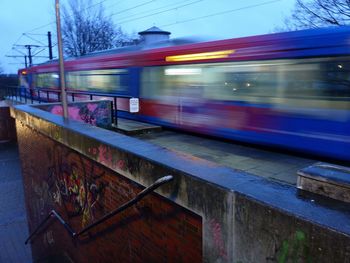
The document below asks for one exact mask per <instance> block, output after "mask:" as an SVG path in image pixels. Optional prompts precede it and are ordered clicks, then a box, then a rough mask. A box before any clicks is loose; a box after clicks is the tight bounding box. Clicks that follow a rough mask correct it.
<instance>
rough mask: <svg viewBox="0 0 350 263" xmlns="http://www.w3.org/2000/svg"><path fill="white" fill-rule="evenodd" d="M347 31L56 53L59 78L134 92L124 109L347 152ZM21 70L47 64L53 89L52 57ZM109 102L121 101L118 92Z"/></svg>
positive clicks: (44, 69) (208, 129)
mask: <svg viewBox="0 0 350 263" xmlns="http://www.w3.org/2000/svg"><path fill="white" fill-rule="evenodd" d="M349 33H350V29H349V28H348V27H339V28H328V29H317V30H303V31H296V32H287V33H278V34H269V35H262V36H253V37H245V38H238V39H229V40H220V41H212V42H205V43H196V44H188V45H181V46H172V47H164V48H156V49H143V48H142V46H141V47H138V48H135V50H128V51H125V50H124V51H120V50H119V51H118V50H116V51H115V52H111V51H108V52H105V53H104V52H99V53H97V54H93V55H90V56H87V57H82V58H77V59H72V60H69V61H66V63H65V68H66V78H67V87H68V89H69V90H77V91H81V90H88V91H90V92H99V93H104V94H118V95H121V96H122V95H127V96H131V97H138V98H140V112H139V113H137V114H127V113H124V116H125V117H128V118H134V119H139V120H142V121H148V122H152V123H155V124H160V125H163V126H165V127H171V128H176V129H180V130H181V129H184V130H188V131H192V132H198V133H203V134H208V135H212V136H217V137H222V138H228V139H233V140H242V141H245V142H250V143H256V144H264V145H269V146H277V147H281V148H288V149H293V150H297V151H302V152H308V153H312V154H317V155H322V156H326V157H329V158H334V159H340V160H347V161H348V160H350V151H349V150H348V149H349V146H350V134H349V130H350V129H349V128H350V114H349V108H350V107H349V106H350V105H349V104H350V101H349V97H350V85H349V81H350V79H349V78H350V75H349V70H350V61H349V54H350V48H349V47H350V46H349V43H350V37H349ZM27 71H28V74H29V75H30V76H31V77H30V78H29V79H31V82H30V85H31V87H38V85H39V83H40V82H39V81H38V79H40V78H42V77H43V74H47V75H46V77H48V78H46V82H45V81H44V83H49V84H45V85H46V86H45V85H43V84H41V85H42V86H43V87H44V88H53V89H58V83H55V82H54V81H51V80H52V78H55V77H57V74H58V73H57V72H58V65H57V63H48V64H43V65H39V66H36V67H32V68H30V69H28V70H27ZM50 78H51V80H50ZM50 81H51V82H50ZM55 85H56V86H55ZM118 105H120V106H119V107H120V108H118V109H120V110H122V109H123V110H125V108H127V107H128V103H127V100H125V99H122V98H121V99H120V102H119V103H118Z"/></svg>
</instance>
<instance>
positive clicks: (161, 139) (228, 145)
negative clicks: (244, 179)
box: [135, 131, 317, 185]
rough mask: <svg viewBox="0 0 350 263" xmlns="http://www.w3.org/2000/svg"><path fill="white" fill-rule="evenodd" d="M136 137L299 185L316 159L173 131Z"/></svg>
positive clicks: (265, 176) (221, 163) (271, 178)
mask: <svg viewBox="0 0 350 263" xmlns="http://www.w3.org/2000/svg"><path fill="white" fill-rule="evenodd" d="M135 137H137V138H139V139H142V140H144V141H148V142H151V143H154V144H156V145H159V146H162V147H164V148H167V149H171V150H175V151H178V152H184V153H187V154H191V155H193V156H196V157H198V158H202V159H205V160H209V161H212V162H215V163H217V164H220V165H224V166H227V167H230V168H234V169H239V170H243V171H245V172H249V173H252V174H254V175H258V176H261V177H264V178H268V179H270V180H275V181H278V182H282V183H287V184H292V185H296V182H297V171H298V170H300V169H302V168H305V167H307V166H309V165H311V164H313V163H315V162H317V160H314V159H308V158H304V157H298V156H296V155H291V154H284V153H279V152H272V151H268V150H264V149H260V148H254V147H249V146H244V145H240V144H235V143H233V142H223V141H218V140H214V139H210V138H204V137H199V136H193V135H189V134H181V133H177V132H171V131H162V132H157V133H149V134H140V135H136V136H135Z"/></svg>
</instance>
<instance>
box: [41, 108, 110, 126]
mask: <svg viewBox="0 0 350 263" xmlns="http://www.w3.org/2000/svg"><path fill="white" fill-rule="evenodd" d="M38 107H39V108H41V109H43V110H45V111H48V112H51V113H52V114H55V115H60V116H63V108H62V106H61V105H57V104H53V105H41V106H38ZM68 116H69V118H70V119H72V120H76V121H80V122H85V123H88V124H91V125H94V126H98V127H105V128H107V127H110V126H111V124H112V115H111V102H110V101H98V102H89V103H82V102H80V103H74V104H71V105H69V106H68Z"/></svg>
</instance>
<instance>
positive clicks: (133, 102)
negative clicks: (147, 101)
mask: <svg viewBox="0 0 350 263" xmlns="http://www.w3.org/2000/svg"><path fill="white" fill-rule="evenodd" d="M129 110H130V112H131V113H135V112H139V110H140V104H139V99H138V98H131V99H130V100H129Z"/></svg>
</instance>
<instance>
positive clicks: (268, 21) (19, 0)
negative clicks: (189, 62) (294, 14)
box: [0, 0, 295, 73]
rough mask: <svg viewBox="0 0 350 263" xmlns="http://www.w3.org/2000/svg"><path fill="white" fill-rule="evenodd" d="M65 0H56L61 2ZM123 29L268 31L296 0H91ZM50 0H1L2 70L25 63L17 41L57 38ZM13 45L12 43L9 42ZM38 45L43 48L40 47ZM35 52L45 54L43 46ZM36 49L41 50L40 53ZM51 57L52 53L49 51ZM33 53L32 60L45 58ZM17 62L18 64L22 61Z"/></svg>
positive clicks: (216, 34) (210, 33)
mask: <svg viewBox="0 0 350 263" xmlns="http://www.w3.org/2000/svg"><path fill="white" fill-rule="evenodd" d="M67 1H68V0H61V1H60V2H61V5H62V4H65V3H66V2H67ZM91 2H92V4H97V3H102V4H103V5H104V7H105V10H106V14H107V15H112V18H113V21H114V22H115V24H116V25H120V26H121V27H122V29H123V30H124V31H126V32H127V33H133V32H135V33H137V32H139V31H143V30H146V29H148V28H150V27H152V26H157V27H159V28H161V29H163V30H166V31H170V32H171V33H172V34H171V37H172V38H176V37H187V36H197V37H201V38H205V39H226V38H235V37H242V36H250V35H257V34H266V33H271V32H273V30H274V28H275V27H277V26H279V25H281V24H282V23H283V19H284V18H285V17H286V16H287V15H288V14H289V13H290V11H291V10H292V8H293V6H294V2H295V0H245V1H238V0H236V1H234V0H216V1H214V0H119V1H117V0H92V1H91ZM54 4H55V1H54V0H30V1H29V0H26V1H24V0H11V1H9V0H0V25H1V32H2V34H1V42H0V66H1V67H2V68H3V69H4V71H5V73H16V72H17V69H18V68H22V67H24V64H23V63H24V57H18V58H9V57H6V55H10V56H22V55H24V54H26V53H27V50H26V49H25V48H24V47H23V46H21V45H28V44H30V45H39V46H44V45H46V46H47V36H46V34H47V31H52V34H53V43H56V42H57V39H56V25H55V23H54V22H55V6H54ZM14 44H15V45H17V46H15V47H13V45H14ZM41 50H42V51H41ZM33 51H34V53H36V52H39V53H38V55H41V56H47V55H48V51H47V49H44V48H39V47H38V48H35V50H33ZM40 51H41V52H40ZM54 56H57V53H56V51H54ZM45 60H46V59H45V58H34V61H33V62H34V63H40V62H43V61H45ZM21 63H22V64H21Z"/></svg>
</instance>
